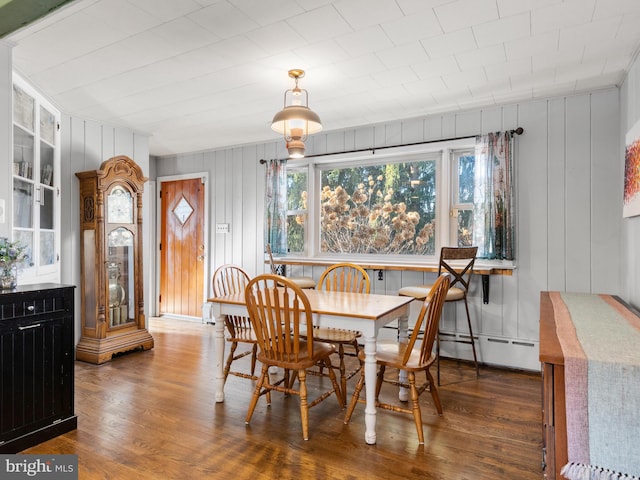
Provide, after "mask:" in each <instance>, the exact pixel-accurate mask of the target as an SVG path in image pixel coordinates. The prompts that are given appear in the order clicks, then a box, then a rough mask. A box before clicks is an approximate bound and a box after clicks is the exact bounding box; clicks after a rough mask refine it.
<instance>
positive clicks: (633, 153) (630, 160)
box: [622, 120, 640, 218]
mask: <svg viewBox="0 0 640 480" xmlns="http://www.w3.org/2000/svg"><path fill="white" fill-rule="evenodd" d="M636 215H640V120H638V121H637V122H636V124H635V125H634V126H633V127H631V129H630V130H629V131H628V132H627V136H626V137H625V149H624V203H623V206H622V216H623V218H628V217H635V216H636Z"/></svg>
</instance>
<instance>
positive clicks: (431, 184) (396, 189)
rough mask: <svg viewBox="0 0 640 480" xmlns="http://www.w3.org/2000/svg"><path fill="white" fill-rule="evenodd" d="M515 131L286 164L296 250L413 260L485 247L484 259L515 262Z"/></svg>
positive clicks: (289, 213) (292, 250) (481, 254)
mask: <svg viewBox="0 0 640 480" xmlns="http://www.w3.org/2000/svg"><path fill="white" fill-rule="evenodd" d="M508 133H509V132H504V133H496V134H489V135H487V136H483V137H479V138H478V139H477V142H476V139H474V138H470V139H461V140H454V141H448V142H442V143H437V144H435V143H434V144H429V145H419V146H418V147H417V148H416V146H410V147H408V148H405V147H399V148H398V149H395V151H394V152H391V150H389V151H385V152H383V153H382V154H381V153H379V152H375V154H374V153H371V154H369V155H366V154H360V153H359V155H360V156H359V157H358V158H349V157H350V156H352V155H351V154H336V155H333V156H332V155H327V156H324V157H322V158H315V159H314V158H307V159H304V160H302V161H290V162H288V163H287V187H288V188H287V201H288V203H287V229H288V231H287V238H288V248H289V252H290V253H292V254H299V255H301V254H305V255H309V256H323V255H325V256H332V257H335V256H347V255H356V256H365V255H367V256H368V255H373V256H383V255H384V256H396V257H403V258H404V259H405V260H407V259H411V258H412V256H416V255H421V256H430V257H436V256H437V255H438V252H439V251H440V247H441V246H443V245H457V246H470V245H478V246H479V250H478V252H479V258H490V259H506V260H513V258H514V257H513V249H512V245H513V242H512V240H513V234H514V231H515V230H514V225H515V223H514V220H515V219H514V216H515V210H514V209H513V185H512V183H511V182H510V180H508V179H509V178H511V175H512V171H513V157H512V153H511V151H512V148H511V146H510V143H509V139H510V135H509V134H508Z"/></svg>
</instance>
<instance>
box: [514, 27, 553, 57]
mask: <svg viewBox="0 0 640 480" xmlns="http://www.w3.org/2000/svg"><path fill="white" fill-rule="evenodd" d="M558 36H559V32H558V31H557V30H556V31H552V32H546V33H542V34H539V35H534V36H532V37H528V38H521V39H518V40H510V41H508V42H505V45H504V49H505V52H506V54H507V60H508V61H513V60H521V59H523V58H531V57H532V56H534V55H538V54H542V53H545V52H555V51H557V50H558V41H559V40H558Z"/></svg>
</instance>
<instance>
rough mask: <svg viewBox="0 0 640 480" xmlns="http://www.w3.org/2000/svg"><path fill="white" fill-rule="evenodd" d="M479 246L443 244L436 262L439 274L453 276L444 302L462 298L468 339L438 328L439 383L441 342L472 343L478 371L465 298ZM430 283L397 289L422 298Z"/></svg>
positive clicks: (476, 365) (426, 292)
mask: <svg viewBox="0 0 640 480" xmlns="http://www.w3.org/2000/svg"><path fill="white" fill-rule="evenodd" d="M477 253H478V247H442V249H441V250H440V262H439V263H438V275H440V274H442V273H443V272H447V273H450V274H451V276H452V279H453V280H452V281H451V287H450V288H449V291H448V292H447V298H446V300H445V301H446V302H464V308H465V311H466V314H467V325H468V327H469V339H468V340H467V339H464V338H455V336H452V335H445V334H443V333H442V332H440V331H439V332H438V336H437V338H436V342H437V343H436V354H437V379H438V385H440V342H444V341H447V342H455V343H464V344H468V345H471V351H472V353H473V362H474V364H475V367H476V376H478V375H480V367H479V364H478V355H477V353H476V345H475V341H474V338H473V328H472V327H471V316H470V315H469V303H468V302H467V294H468V292H469V285H470V283H471V278H472V274H473V266H474V263H475V259H476V255H477ZM431 287H432V285H419V286H411V287H403V288H401V289H400V290H399V291H398V295H406V296H410V297H414V298H415V299H416V300H424V298H425V297H426V296H427V294H428V293H429V291H430V290H431Z"/></svg>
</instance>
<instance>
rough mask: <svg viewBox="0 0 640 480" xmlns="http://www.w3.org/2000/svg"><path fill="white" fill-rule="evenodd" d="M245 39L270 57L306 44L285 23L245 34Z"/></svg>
mask: <svg viewBox="0 0 640 480" xmlns="http://www.w3.org/2000/svg"><path fill="white" fill-rule="evenodd" d="M247 37H248V38H249V39H251V41H253V43H255V44H256V45H260V48H262V49H263V50H265V51H266V52H268V53H269V54H271V55H273V54H276V53H280V52H283V51H286V50H290V49H291V48H292V47H300V46H302V45H306V44H307V42H306V41H305V40H304V39H303V38H302V37H301V36H300V35H299V34H298V33H297V32H296V31H295V30H294V29H293V28H291V27H290V26H289V24H287V23H286V22H278V23H273V24H270V25H267V26H266V27H262V28H259V29H257V30H252V31H251V32H248V33H247Z"/></svg>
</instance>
